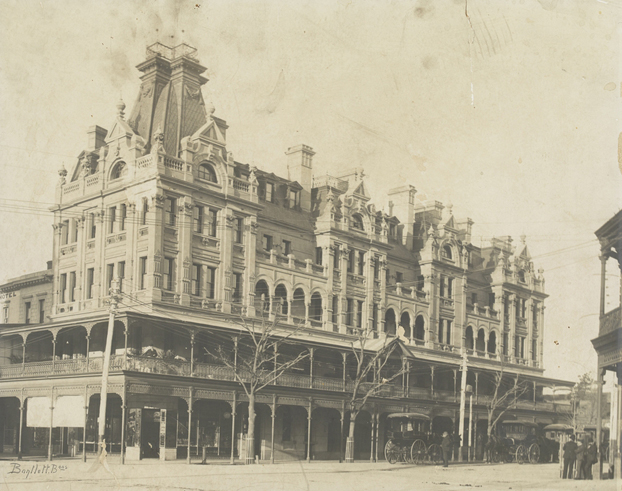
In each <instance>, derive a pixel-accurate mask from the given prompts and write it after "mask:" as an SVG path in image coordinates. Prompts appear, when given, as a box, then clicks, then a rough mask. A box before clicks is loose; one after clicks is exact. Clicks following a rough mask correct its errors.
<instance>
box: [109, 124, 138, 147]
mask: <svg viewBox="0 0 622 491" xmlns="http://www.w3.org/2000/svg"><path fill="white" fill-rule="evenodd" d="M134 135H135V133H134V130H132V128H131V127H130V125H129V124H127V122H126V121H125V120H123V119H121V118H117V119H116V121H115V122H114V124H113V125H112V128H111V129H110V131H108V134H107V135H106V139H105V142H106V143H107V144H108V143H110V142H113V141H116V140H118V139H119V138H123V137H125V138H131V137H133V136H134Z"/></svg>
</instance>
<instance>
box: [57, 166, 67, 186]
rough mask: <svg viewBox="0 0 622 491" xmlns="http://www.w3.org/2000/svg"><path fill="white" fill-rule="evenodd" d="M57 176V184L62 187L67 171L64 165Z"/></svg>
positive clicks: (65, 180)
mask: <svg viewBox="0 0 622 491" xmlns="http://www.w3.org/2000/svg"><path fill="white" fill-rule="evenodd" d="M58 176H59V180H58V182H59V184H60V185H61V186H62V185H63V184H65V182H67V179H66V178H67V169H65V166H64V165H61V167H60V169H58Z"/></svg>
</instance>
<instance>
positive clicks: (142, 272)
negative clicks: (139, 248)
mask: <svg viewBox="0 0 622 491" xmlns="http://www.w3.org/2000/svg"><path fill="white" fill-rule="evenodd" d="M138 261H139V262H138V274H139V277H140V289H141V290H144V289H145V288H147V256H143V257H141V258H139V260H138Z"/></svg>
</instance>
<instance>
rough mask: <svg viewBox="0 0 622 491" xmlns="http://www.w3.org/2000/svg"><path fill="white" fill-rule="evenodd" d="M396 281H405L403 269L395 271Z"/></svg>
mask: <svg viewBox="0 0 622 491" xmlns="http://www.w3.org/2000/svg"><path fill="white" fill-rule="evenodd" d="M395 282H396V283H403V282H404V273H402V272H401V271H396V272H395Z"/></svg>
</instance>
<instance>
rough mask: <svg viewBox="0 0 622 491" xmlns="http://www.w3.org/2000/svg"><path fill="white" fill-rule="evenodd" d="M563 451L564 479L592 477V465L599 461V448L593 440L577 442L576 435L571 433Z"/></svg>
mask: <svg viewBox="0 0 622 491" xmlns="http://www.w3.org/2000/svg"><path fill="white" fill-rule="evenodd" d="M563 451H564V470H563V473H562V479H592V465H593V464H595V463H596V462H598V449H597V448H596V444H595V443H594V442H593V441H591V440H590V439H586V441H585V442H583V441H581V440H579V441H578V442H575V437H574V435H571V436H570V439H569V440H568V441H567V442H566V443H565V444H564V448H563ZM573 471H574V475H573Z"/></svg>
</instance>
